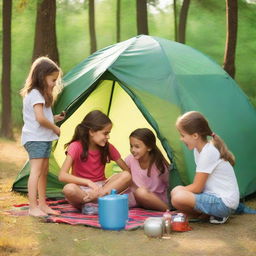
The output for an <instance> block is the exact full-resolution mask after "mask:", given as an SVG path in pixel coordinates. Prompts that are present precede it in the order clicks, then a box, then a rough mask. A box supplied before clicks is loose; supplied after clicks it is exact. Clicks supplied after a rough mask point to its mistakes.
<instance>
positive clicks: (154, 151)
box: [129, 128, 169, 177]
mask: <svg viewBox="0 0 256 256" xmlns="http://www.w3.org/2000/svg"><path fill="white" fill-rule="evenodd" d="M131 137H133V138H136V139H138V140H141V141H142V142H143V143H144V144H145V145H146V146H147V147H148V148H150V149H151V150H150V151H149V156H150V163H149V168H148V173H147V175H148V177H150V174H151V167H152V165H153V164H154V163H155V165H156V167H157V169H158V170H159V172H160V174H159V175H161V174H163V173H164V172H165V169H166V168H168V166H169V164H168V162H167V161H166V159H165V158H164V156H163V154H162V152H161V151H160V149H159V148H158V147H157V145H156V137H155V135H154V133H153V132H152V131H151V130H150V129H148V128H138V129H136V130H134V131H133V132H132V133H131V134H130V136H129V138H131Z"/></svg>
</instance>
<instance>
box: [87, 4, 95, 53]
mask: <svg viewBox="0 0 256 256" xmlns="http://www.w3.org/2000/svg"><path fill="white" fill-rule="evenodd" d="M89 31H90V40H91V50H90V53H94V52H95V51H96V50H97V41H96V32H95V10H94V0H89Z"/></svg>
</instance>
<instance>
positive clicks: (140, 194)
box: [134, 187, 148, 199]
mask: <svg viewBox="0 0 256 256" xmlns="http://www.w3.org/2000/svg"><path fill="white" fill-rule="evenodd" d="M147 195H148V190H147V189H146V188H143V187H139V188H137V189H136V190H135V191H134V196H135V197H136V198H137V199H138V198H142V199H143V198H146V197H147Z"/></svg>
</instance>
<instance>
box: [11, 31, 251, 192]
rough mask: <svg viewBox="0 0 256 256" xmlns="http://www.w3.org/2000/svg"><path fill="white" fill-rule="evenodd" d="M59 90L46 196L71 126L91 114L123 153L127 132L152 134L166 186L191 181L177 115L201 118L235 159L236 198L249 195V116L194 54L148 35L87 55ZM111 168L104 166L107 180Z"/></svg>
mask: <svg viewBox="0 0 256 256" xmlns="http://www.w3.org/2000/svg"><path fill="white" fill-rule="evenodd" d="M64 83H65V87H64V90H63V92H62V94H61V95H60V97H59V99H58V101H57V102H56V104H55V107H54V111H55V113H60V112H61V111H63V110H65V111H67V118H66V120H65V121H64V122H63V123H62V124H61V137H60V139H59V141H58V142H57V143H56V145H55V147H54V150H53V153H52V157H51V160H50V173H49V179H48V186H47V194H48V196H50V195H56V193H57V192H59V191H60V189H61V187H62V186H63V184H61V183H60V182H59V181H58V179H57V175H58V171H59V166H60V165H61V164H62V162H63V160H64V157H65V153H64V148H63V145H64V144H65V143H66V142H68V141H69V140H70V138H71V136H72V134H73V131H74V129H75V126H76V125H77V124H78V123H79V122H80V121H81V120H82V119H83V117H84V116H85V115H86V114H87V113H88V112H89V111H91V110H93V109H100V110H102V111H103V112H104V113H106V114H108V115H109V117H110V119H111V120H112V121H113V124H114V126H113V129H112V132H111V137H110V142H111V143H113V144H114V145H115V146H116V147H117V148H118V149H119V151H120V152H121V154H122V156H123V158H124V157H125V156H126V155H128V154H129V140H128V136H129V134H130V132H131V131H132V130H134V129H136V128H139V127H150V128H151V129H152V130H154V131H155V134H156V135H157V137H158V139H159V141H158V145H159V147H160V148H161V150H162V151H163V152H165V154H166V156H167V157H168V159H169V160H170V162H172V164H173V167H174V169H173V171H171V172H170V174H171V175H170V184H171V185H170V186H173V185H175V184H188V183H189V182H191V181H192V180H193V176H194V169H195V164H194V160H193V153H192V152H191V151H189V150H188V149H187V148H186V147H185V146H184V145H183V144H182V143H181V142H180V140H179V134H178V132H177V131H176V129H175V121H176V119H177V117H178V116H179V115H180V114H182V113H184V112H186V111H190V110H197V111H200V112H202V113H203V114H204V115H205V116H206V117H207V119H208V120H209V122H210V125H211V127H212V129H213V131H214V132H215V133H217V134H218V135H220V136H221V137H222V138H223V139H224V141H225V142H226V143H227V145H228V147H229V148H230V150H231V151H232V152H233V153H234V154H235V156H236V159H237V162H236V165H235V171H236V175H237V178H238V183H239V187H240V192H241V196H242V197H244V196H246V195H249V194H251V193H253V192H255V191H256V172H255V170H256V158H255V147H256V132H255V131H256V113H255V109H254V108H253V106H252V105H251V104H250V103H249V101H248V98H247V97H246V96H245V94H244V93H243V92H242V90H241V89H240V88H239V87H238V86H237V84H236V83H235V81H234V80H233V79H232V78H231V77H230V76H229V75H228V74H227V73H226V72H225V71H224V70H223V69H222V68H221V67H220V66H219V65H217V64H216V63H215V62H214V61H212V60H211V59H210V58H209V57H207V56H205V55H204V54H202V53H200V52H198V51H197V50H195V49H193V48H191V47H189V46H186V45H183V44H179V43H176V42H172V41H169V40H166V39H163V38H158V37H152V36H145V35H141V36H137V37H134V38H131V39H129V40H126V41H124V42H121V43H117V44H115V45H112V46H109V47H107V48H104V49H102V50H99V51H97V52H95V53H94V54H93V55H91V56H90V57H88V58H87V59H85V60H84V61H83V62H81V63H80V64H79V65H77V66H76V67H75V68H73V69H72V70H71V71H70V72H69V73H67V74H66V75H65V77H64ZM115 168H116V167H115V166H113V164H112V165H109V166H108V167H107V168H106V171H107V175H110V174H111V172H113V170H115ZM28 172H29V166H28V165H26V166H25V168H23V170H22V171H21V172H20V173H19V175H18V177H17V179H16V181H15V182H14V185H13V189H14V190H16V191H26V189H27V178H28Z"/></svg>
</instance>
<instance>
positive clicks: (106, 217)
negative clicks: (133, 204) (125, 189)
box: [98, 189, 129, 230]
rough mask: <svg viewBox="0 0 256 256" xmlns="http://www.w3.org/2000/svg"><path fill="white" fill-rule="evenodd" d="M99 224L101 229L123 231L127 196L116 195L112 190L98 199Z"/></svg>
mask: <svg viewBox="0 0 256 256" xmlns="http://www.w3.org/2000/svg"><path fill="white" fill-rule="evenodd" d="M98 203H99V222H100V225H101V227H102V228H103V229H107V230H120V229H124V228H125V225H126V222H127V220H128V210H129V208H128V195H127V194H123V195H118V194H116V190H115V189H112V190H111V193H110V194H109V195H106V196H103V197H100V198H99V199H98Z"/></svg>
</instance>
